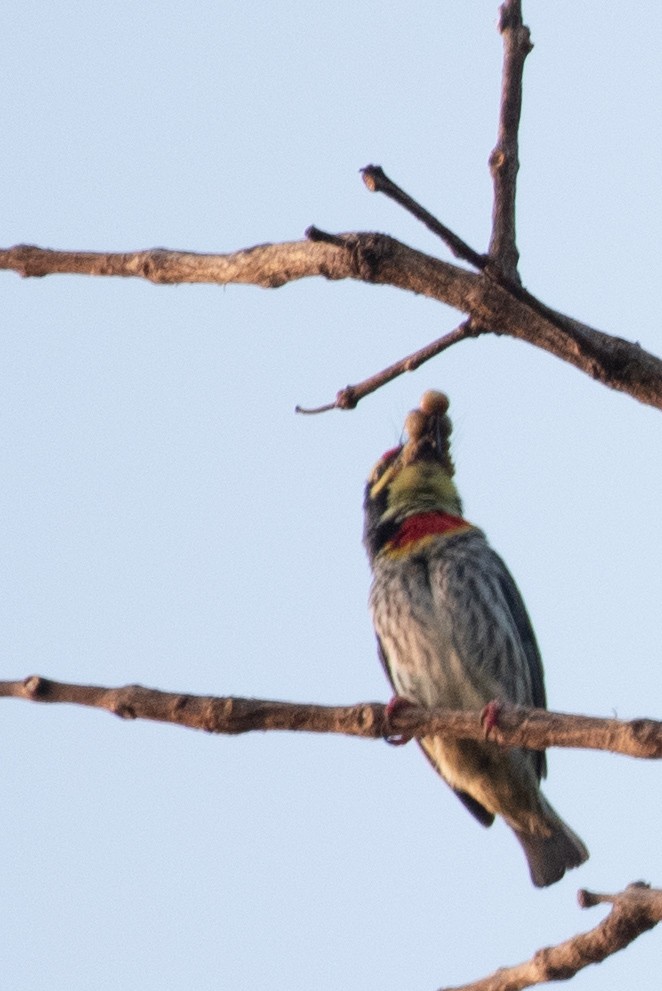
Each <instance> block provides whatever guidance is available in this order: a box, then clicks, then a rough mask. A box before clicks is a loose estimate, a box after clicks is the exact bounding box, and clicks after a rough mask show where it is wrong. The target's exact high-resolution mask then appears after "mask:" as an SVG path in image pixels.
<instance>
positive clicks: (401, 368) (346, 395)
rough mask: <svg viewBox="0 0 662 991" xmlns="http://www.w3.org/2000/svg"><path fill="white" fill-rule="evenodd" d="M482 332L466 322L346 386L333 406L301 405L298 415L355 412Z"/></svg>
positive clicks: (328, 404) (329, 404)
mask: <svg viewBox="0 0 662 991" xmlns="http://www.w3.org/2000/svg"><path fill="white" fill-rule="evenodd" d="M481 333H483V331H482V330H481V328H480V327H476V326H475V325H474V324H473V323H472V322H471V320H465V321H464V323H461V324H460V326H459V327H456V328H455V330H451V331H449V332H448V334H444V336H443V337H440V338H439V339H438V340H436V341H432V343H431V344H426V345H425V347H422V348H419V350H418V351H414V352H413V354H408V355H407V357H406V358H401V359H400V361H396V362H395V363H394V364H392V365H389V366H388V368H384V369H383V370H382V371H381V372H377V373H376V374H375V375H371V376H370V378H367V379H364V380H363V382H357V384H356V385H346V386H345V388H344V389H341V390H340V391H339V392H338V393H337V395H336V398H335V399H334V401H333V402H332V403H327V404H326V405H325V406H317V407H315V408H314V409H306V408H304V407H303V406H297V407H295V410H296V412H297V413H327V412H328V411H329V410H332V409H354V407H355V406H357V405H358V404H359V403H360V401H361V400H362V399H365V397H366V396H369V395H370V393H371V392H376V391H377V389H380V388H381V387H382V386H383V385H386V383H387V382H392V381H393V379H395V378H398V376H399V375H403V374H404V373H405V372H413V371H416V369H417V368H420V366H421V365H423V364H425V362H426V361H429V360H430V359H431V358H436V356H437V355H438V354H441V353H442V352H443V351H446V350H448V348H450V347H452V346H453V344H457V343H458V341H465V340H467V339H468V338H470V337H478V336H479V334H481Z"/></svg>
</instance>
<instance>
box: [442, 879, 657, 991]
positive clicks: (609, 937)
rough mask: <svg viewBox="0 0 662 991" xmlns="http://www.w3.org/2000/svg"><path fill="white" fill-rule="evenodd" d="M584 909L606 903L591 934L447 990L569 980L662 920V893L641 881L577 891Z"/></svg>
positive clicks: (483, 990)
mask: <svg viewBox="0 0 662 991" xmlns="http://www.w3.org/2000/svg"><path fill="white" fill-rule="evenodd" d="M579 903H580V905H581V906H582V908H591V907H592V906H594V905H599V904H601V903H610V904H611V905H612V909H611V912H610V913H609V915H608V916H607V918H606V919H603V921H602V922H601V923H600V924H599V925H597V926H596V927H595V929H591V930H590V931H589V932H585V933H580V934H579V935H578V936H574V937H573V938H572V939H568V940H566V941H565V942H564V943H559V945H558V946H547V947H545V948H544V949H542V950H538V952H537V953H535V954H534V955H533V957H532V958H531V959H530V960H527V961H526V962H525V963H520V964H517V965H516V966H514V967H501V968H499V970H497V971H496V972H495V973H494V974H491V975H490V976H489V977H484V978H482V979H481V980H479V981H472V982H471V984H463V985H462V986H461V987H455V988H446V989H445V991H521V989H522V988H529V987H533V986H534V985H535V984H545V983H547V982H548V981H567V980H569V978H571V977H574V976H575V974H576V973H578V972H579V971H580V970H583V968H584V967H588V966H589V964H592V963H602V961H603V960H606V959H607V957H610V956H611V955H612V954H614V953H617V952H618V951H619V950H624V949H625V947H626V946H629V945H630V943H631V942H632V941H633V940H635V939H636V938H637V937H638V936H641V934H642V933H644V932H647V931H648V930H649V929H653V927H654V926H656V925H657V924H658V922H660V921H662V891H659V890H655V889H651V888H649V886H648V885H646V884H643V883H642V882H641V881H639V882H637V883H635V884H629V885H628V886H627V888H626V889H625V891H621V892H619V893H618V894H616V895H598V894H593V893H592V892H590V891H580V892H579Z"/></svg>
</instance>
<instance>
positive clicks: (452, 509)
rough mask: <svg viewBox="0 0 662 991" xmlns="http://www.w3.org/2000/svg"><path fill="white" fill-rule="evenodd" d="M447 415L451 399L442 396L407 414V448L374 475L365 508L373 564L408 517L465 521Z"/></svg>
mask: <svg viewBox="0 0 662 991" xmlns="http://www.w3.org/2000/svg"><path fill="white" fill-rule="evenodd" d="M447 410H448V398H447V397H446V396H445V395H444V394H443V393H442V392H434V391H432V390H430V391H429V392H426V393H425V394H424V395H423V396H422V398H421V402H420V405H419V407H418V409H414V410H411V412H410V413H408V414H407V418H406V420H405V424H404V436H405V440H404V442H403V443H402V444H401V445H400V446H399V447H395V448H393V449H392V450H390V451H387V452H386V454H383V455H382V457H381V458H380V459H379V461H378V462H377V464H376V465H375V466H374V468H373V469H372V471H371V472H370V477H369V478H368V481H367V483H366V487H365V499H364V503H363V508H364V531H363V542H364V544H365V547H366V550H367V552H368V557H369V558H370V559H371V560H372V559H373V558H374V557H375V555H376V554H377V553H378V552H379V550H380V549H381V548H382V547H383V546H384V545H385V544H386V543H387V542H388V541H389V540H390V539H391V537H392V536H393V535H394V534H395V533H396V532H397V530H398V528H399V527H400V525H401V524H402V522H403V521H404V520H405V519H407V517H411V516H417V515H419V514H422V513H446V514H450V515H452V516H458V517H459V516H460V514H461V512H462V504H461V502H460V497H459V495H458V493H457V489H456V488H455V484H454V482H453V474H454V468H453V462H452V461H451V457H450V450H449V447H450V434H451V431H452V429H453V428H452V424H451V421H450V419H449V417H448V415H447Z"/></svg>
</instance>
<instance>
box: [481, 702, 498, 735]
mask: <svg viewBox="0 0 662 991" xmlns="http://www.w3.org/2000/svg"><path fill="white" fill-rule="evenodd" d="M501 709H502V705H501V702H499V700H498V699H492V701H491V702H488V703H487V705H486V706H485V707H484V709H483V711H482V712H481V714H480V725H481V726H482V727H483V731H484V733H485V736H486V737H488V736H489V735H490V730H493V729H494V728H495V727H497V726H498V725H499V716H500V715H501Z"/></svg>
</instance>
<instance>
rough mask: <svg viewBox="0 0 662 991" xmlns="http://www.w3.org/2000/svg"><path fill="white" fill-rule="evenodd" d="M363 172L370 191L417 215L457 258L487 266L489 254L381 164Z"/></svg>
mask: <svg viewBox="0 0 662 991" xmlns="http://www.w3.org/2000/svg"><path fill="white" fill-rule="evenodd" d="M361 174H362V176H363V181H364V182H365V184H366V186H367V187H368V189H369V190H370V192H372V193H384V195H385V196H388V198H389V199H391V200H393V201H394V202H395V203H398V204H399V205H400V206H401V207H404V209H405V210H406V211H407V212H408V213H411V215H412V216H413V217H416V219H417V220H420V221H421V223H423V224H425V226H426V227H427V229H428V230H429V231H432V233H433V234H436V235H437V237H439V238H441V240H442V241H443V242H444V244H446V245H447V246H448V247H449V248H450V250H451V251H452V252H453V254H454V255H455V257H456V258H459V259H461V260H462V261H465V262H469V264H470V265H473V266H474V268H477V269H478V270H479V271H480V270H482V269H484V268H486V267H487V264H488V262H489V260H490V259H489V258H488V256H487V255H481V254H479V253H478V252H477V251H474V249H473V248H472V247H471V246H470V245H468V244H467V242H466V241H463V240H462V238H461V237H459V236H458V235H457V234H455V233H454V231H452V230H451V229H450V227H446V225H445V224H442V222H441V221H440V220H437V218H436V217H434V216H433V215H432V214H431V213H430V211H429V210H426V209H425V207H424V206H421V204H420V203H417V202H416V200H415V199H413V198H412V197H411V196H410V195H409V193H406V192H405V191H404V189H401V188H400V186H398V185H397V184H396V183H395V182H393V180H392V179H389V177H388V176H387V175H386V173H385V172H384V170H383V168H382V167H381V165H366V166H365V168H363V169H361Z"/></svg>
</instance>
